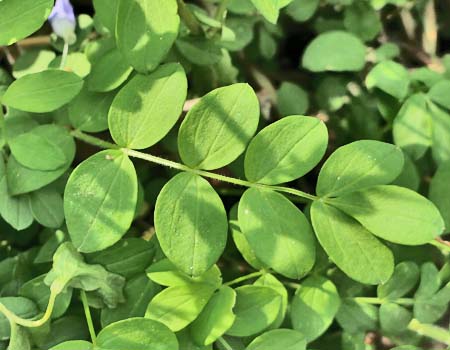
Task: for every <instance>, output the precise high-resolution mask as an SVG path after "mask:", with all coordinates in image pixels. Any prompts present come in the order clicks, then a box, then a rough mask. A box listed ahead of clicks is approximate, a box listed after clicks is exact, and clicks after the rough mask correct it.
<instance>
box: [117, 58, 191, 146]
mask: <svg viewBox="0 0 450 350" xmlns="http://www.w3.org/2000/svg"><path fill="white" fill-rule="evenodd" d="M186 94H187V79H186V74H185V73H184V70H183V67H182V66H181V65H179V64H176V63H169V64H166V65H164V66H161V67H160V68H158V70H156V71H155V72H153V73H152V74H150V75H139V74H138V75H136V76H135V77H134V78H133V79H131V80H130V82H129V83H127V85H125V86H124V87H123V88H122V89H121V90H120V92H119V93H118V94H117V96H116V98H115V99H114V101H113V103H112V105H111V109H110V111H109V117H108V122H109V129H110V131H111V135H112V137H113V139H114V141H116V143H117V144H118V145H120V146H123V147H128V148H133V149H143V148H148V147H150V146H152V145H154V144H155V143H157V142H158V141H159V140H161V139H162V138H163V137H164V136H166V134H167V133H168V132H169V130H170V129H172V127H173V126H174V125H175V123H176V122H177V120H178V117H179V116H180V114H181V112H182V110H183V104H184V101H185V100H186ZM130 101H139V103H135V104H130ZM155 126H157V127H155Z"/></svg>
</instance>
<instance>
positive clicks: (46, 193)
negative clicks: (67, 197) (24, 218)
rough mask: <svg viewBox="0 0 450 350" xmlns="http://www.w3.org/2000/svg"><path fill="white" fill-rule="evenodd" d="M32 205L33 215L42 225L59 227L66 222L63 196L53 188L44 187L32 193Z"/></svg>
mask: <svg viewBox="0 0 450 350" xmlns="http://www.w3.org/2000/svg"><path fill="white" fill-rule="evenodd" d="M30 207H31V212H32V213H33V217H34V218H35V219H36V221H37V222H39V223H40V224H41V225H42V226H45V227H50V228H58V227H61V225H62V224H63V222H64V204H63V199H62V196H61V195H60V194H59V193H58V192H57V191H55V190H53V189H51V188H42V189H40V190H37V191H34V192H32V193H30Z"/></svg>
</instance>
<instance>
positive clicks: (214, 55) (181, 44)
mask: <svg viewBox="0 0 450 350" xmlns="http://www.w3.org/2000/svg"><path fill="white" fill-rule="evenodd" d="M175 44H176V48H177V49H178V51H180V53H181V54H182V55H183V56H184V57H185V58H186V59H187V60H188V61H189V62H192V63H194V64H196V65H199V66H209V65H213V64H216V63H217V62H219V61H220V59H221V58H222V51H221V48H220V46H219V45H217V43H216V42H214V41H212V40H207V39H205V38H202V37H190V36H188V37H185V38H180V39H178V40H177V41H176V43H175Z"/></svg>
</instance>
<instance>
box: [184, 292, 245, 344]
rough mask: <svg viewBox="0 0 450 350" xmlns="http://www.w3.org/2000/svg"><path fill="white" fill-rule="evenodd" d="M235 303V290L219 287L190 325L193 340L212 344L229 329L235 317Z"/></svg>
mask: <svg viewBox="0 0 450 350" xmlns="http://www.w3.org/2000/svg"><path fill="white" fill-rule="evenodd" d="M235 303H236V293H235V291H234V290H233V289H231V288H230V287H227V286H223V287H221V288H220V289H219V290H218V291H217V292H216V293H215V294H214V295H213V296H212V298H211V299H210V300H209V302H208V304H206V306H205V308H204V309H203V311H202V312H201V314H200V315H199V316H198V317H197V319H196V320H195V321H194V323H193V324H192V326H191V334H192V337H193V339H194V340H195V342H196V343H198V344H201V345H209V344H212V343H213V342H215V341H216V340H217V339H218V338H219V337H221V336H222V335H223V334H224V333H225V332H226V331H227V330H228V329H230V328H231V326H232V325H233V323H234V320H235V318H236V316H235V315H234V313H233V307H234V305H235Z"/></svg>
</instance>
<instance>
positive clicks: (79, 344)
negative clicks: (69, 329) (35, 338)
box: [50, 340, 93, 350]
mask: <svg viewBox="0 0 450 350" xmlns="http://www.w3.org/2000/svg"><path fill="white" fill-rule="evenodd" d="M50 350H93V347H92V344H91V343H89V342H87V341H84V340H69V341H66V342H64V343H61V344H58V345H56V346H54V347H52V348H51V349H50Z"/></svg>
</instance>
